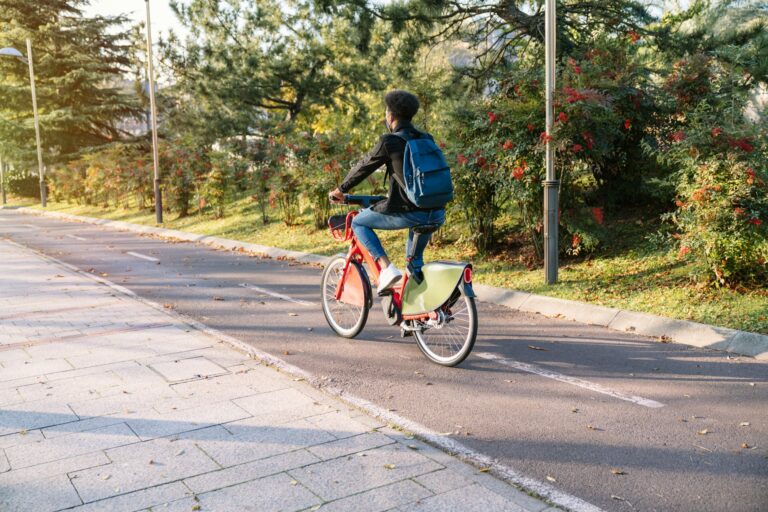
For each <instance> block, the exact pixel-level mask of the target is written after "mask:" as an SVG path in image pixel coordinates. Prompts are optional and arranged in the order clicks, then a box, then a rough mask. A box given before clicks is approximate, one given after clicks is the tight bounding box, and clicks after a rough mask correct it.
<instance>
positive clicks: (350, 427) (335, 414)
mask: <svg viewBox="0 0 768 512" xmlns="http://www.w3.org/2000/svg"><path fill="white" fill-rule="evenodd" d="M307 421H309V422H310V423H312V424H313V425H317V426H318V427H320V428H322V429H323V430H325V431H326V432H330V433H331V434H332V435H333V436H335V437H338V438H339V439H344V438H345V437H351V436H357V435H360V434H364V433H365V432H368V431H370V430H371V429H370V428H368V427H367V426H365V425H363V424H362V423H358V422H357V421H355V420H354V419H352V418H350V417H349V416H347V415H346V414H344V413H343V412H341V411H331V412H329V413H326V414H320V415H318V416H312V417H310V418H307Z"/></svg>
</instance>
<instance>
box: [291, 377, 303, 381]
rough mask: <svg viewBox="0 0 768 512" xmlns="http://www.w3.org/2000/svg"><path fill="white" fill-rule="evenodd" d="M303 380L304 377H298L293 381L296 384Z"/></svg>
mask: <svg viewBox="0 0 768 512" xmlns="http://www.w3.org/2000/svg"><path fill="white" fill-rule="evenodd" d="M303 380H304V377H296V378H295V379H293V381H294V382H301V381H303Z"/></svg>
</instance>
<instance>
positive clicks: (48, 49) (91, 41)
mask: <svg viewBox="0 0 768 512" xmlns="http://www.w3.org/2000/svg"><path fill="white" fill-rule="evenodd" d="M86 3H87V2H86V1H85V0H39V1H35V2H29V1H27V0H0V12H2V18H0V47H14V48H16V49H18V50H20V51H21V52H22V53H23V54H26V42H25V40H26V38H30V39H31V40H32V57H33V61H34V66H35V78H36V80H35V82H36V89H37V104H38V110H39V114H40V128H41V140H42V146H43V158H44V161H45V162H46V164H55V163H58V162H64V161H67V160H70V159H72V158H74V157H76V156H78V155H80V154H82V153H84V152H86V151H88V150H89V149H92V148H94V147H97V146H100V145H103V144H106V143H109V142H110V141H113V140H116V139H118V138H119V137H120V136H121V133H120V132H119V130H118V128H117V123H118V122H119V121H120V120H122V119H125V118H127V117H132V116H136V115H140V113H141V112H140V109H139V108H138V102H137V100H136V98H135V96H134V95H133V94H131V93H130V92H128V93H125V92H124V91H122V90H121V86H120V84H121V81H122V80H123V76H122V75H123V73H124V71H125V69H126V66H127V65H128V62H129V61H128V44H127V33H126V32H124V31H123V25H124V24H125V23H126V22H127V18H125V17H122V16H117V17H104V16H93V17H86V16H84V15H83V12H82V7H83V6H84V5H85V4H86ZM0 77H2V81H0V98H2V103H0V105H2V106H0V152H2V154H3V156H5V157H6V158H7V159H9V160H11V161H13V162H15V163H16V164H17V166H20V167H24V166H32V165H33V163H34V162H36V149H35V133H34V124H33V115H32V105H31V95H30V88H29V74H28V68H27V66H26V65H25V64H24V63H22V62H20V61H18V60H15V59H11V58H7V57H3V58H0Z"/></svg>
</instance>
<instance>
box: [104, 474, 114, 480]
mask: <svg viewBox="0 0 768 512" xmlns="http://www.w3.org/2000/svg"><path fill="white" fill-rule="evenodd" d="M110 478H112V475H110V474H104V475H101V479H102V480H109V479H110Z"/></svg>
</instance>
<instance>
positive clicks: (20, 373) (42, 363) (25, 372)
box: [0, 359, 72, 381]
mask: <svg viewBox="0 0 768 512" xmlns="http://www.w3.org/2000/svg"><path fill="white" fill-rule="evenodd" d="M71 369H72V365H71V364H69V363H68V362H67V361H66V360H65V359H36V360H16V361H8V362H7V363H3V367H2V368H0V381H6V380H17V379H22V378H24V377H36V376H40V375H45V374H46V373H53V372H61V371H65V370H71Z"/></svg>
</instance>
